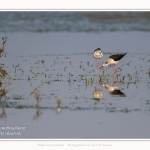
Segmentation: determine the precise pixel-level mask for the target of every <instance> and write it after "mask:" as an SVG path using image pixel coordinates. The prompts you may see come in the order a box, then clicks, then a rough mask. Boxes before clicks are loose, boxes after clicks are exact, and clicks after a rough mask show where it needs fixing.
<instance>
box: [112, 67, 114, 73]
mask: <svg viewBox="0 0 150 150" xmlns="http://www.w3.org/2000/svg"><path fill="white" fill-rule="evenodd" d="M112 72H113V73H114V65H112Z"/></svg>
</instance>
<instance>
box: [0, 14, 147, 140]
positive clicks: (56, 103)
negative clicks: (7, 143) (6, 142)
mask: <svg viewBox="0 0 150 150" xmlns="http://www.w3.org/2000/svg"><path fill="white" fill-rule="evenodd" d="M27 14H29V13H27ZM27 14H26V13H23V12H22V13H19V12H18V13H10V12H7V13H6V12H5V13H3V12H0V17H3V19H1V20H3V21H2V24H1V28H0V31H1V33H0V36H1V37H2V36H4V35H6V36H7V37H8V40H7V43H6V47H5V52H6V53H3V55H2V57H1V59H0V60H1V65H2V66H3V68H1V69H4V70H5V71H6V72H7V73H8V75H9V76H6V77H5V79H3V78H1V83H2V85H1V91H0V92H1V93H0V94H1V99H0V100H1V101H0V138H36V139H37V138H50V139H58V138H59V139H60V138H62V139H66V138H78V139H81V138H91V139H95V138H99V139H101V138H106V139H109V138H113V139H114V138H150V132H149V124H150V98H149V92H150V80H149V79H150V67H149V64H150V52H149V49H150V42H149V39H150V33H149V32H148V30H149V29H148V28H149V27H148V25H149V19H147V18H148V17H146V16H149V13H146V12H145V13H142V12H140V13H139V14H138V13H135V12H134V13H125V12H124V13H123V12H122V13H120V15H121V16H120V15H119V13H110V12H108V13H98V12H95V13H93V12H91V13H89V12H84V13H83V14H82V15H79V14H80V12H78V13H75V12H70V13H67V12H63V13H58V12H57V13H54V12H49V13H46V12H42V13H41V12H38V13H33V14H32V13H30V14H31V15H30V16H29V15H27ZM6 16H7V17H6ZM40 16H42V17H41V18H42V20H43V19H44V18H45V22H43V21H41V19H39V20H38V18H39V17H40ZM81 16H82V17H83V18H85V19H84V20H82V21H81V18H82V17H81ZM91 16H92V17H91ZM102 16H103V17H102ZM104 16H105V17H104ZM116 16H117V17H118V19H119V17H120V21H119V20H117V19H115V18H116ZM123 16H124V17H123ZM133 16H134V17H133ZM32 17H33V18H34V19H35V20H34V19H32ZM49 17H51V18H49ZM99 17H100V18H102V20H103V22H99V21H97V22H96V20H97V19H98V18H99ZM114 17H115V18H114ZM132 17H133V18H134V19H135V18H136V19H135V20H137V23H135V21H133V24H131V20H132V19H131V18H132ZM15 18H16V21H17V22H16V21H14V19H15ZM18 18H19V19H18ZM59 18H63V19H62V21H61V19H59ZM89 18H91V22H90V21H89V20H90V19H89ZM95 18H96V19H95ZM104 18H105V19H104ZM125 18H126V19H125ZM122 19H123V20H124V19H125V20H124V22H122ZM134 19H133V20H134ZM8 20H9V21H8ZM104 20H105V21H104ZM139 20H140V21H139ZM107 21H108V22H107ZM112 22H114V24H112V25H110V24H109V23H112ZM128 22H130V23H129V24H128ZM32 23H33V24H34V25H35V26H33V25H32ZM58 23H59V24H60V26H58ZM101 23H102V24H104V26H103V25H102V24H101ZM144 23H146V24H147V26H145V25H144ZM49 24H51V25H53V26H50V25H49ZM68 24H69V25H68ZM10 26H12V27H11V28H10ZM46 26H47V27H46ZM98 26H99V27H101V29H103V30H100V28H98ZM114 26H115V29H116V28H117V30H115V31H117V32H111V31H114V29H113V27H114ZM21 27H22V28H21ZM103 27H104V28H103ZM136 27H137V28H136ZM89 28H90V29H89ZM125 28H127V31H128V32H118V31H126V30H125ZM134 29H135V30H138V31H139V30H140V31H141V30H145V31H147V32H135V31H134ZM51 31H53V32H51ZM56 31H57V32H56ZM59 31H65V32H59ZM76 31H77V32H76ZM80 31H82V33H80ZM101 31H105V32H101ZM106 31H107V32H106ZM129 31H130V32H129ZM131 31H132V32H131ZM32 32H36V33H32ZM41 32H42V33H41ZM43 32H44V33H43ZM70 32H71V33H70ZM75 32H76V33H75ZM83 32H88V33H83ZM98 47H100V48H101V49H102V51H103V54H104V57H103V58H102V59H101V60H98V61H97V62H96V60H95V59H94V58H93V51H94V50H95V49H96V48H98ZM120 52H127V55H126V56H125V57H123V58H122V59H121V61H120V62H119V64H118V68H119V71H118V73H117V72H112V67H111V66H108V67H105V68H104V69H100V67H101V65H102V64H103V63H104V62H105V61H106V60H107V58H108V57H109V56H110V55H111V54H115V53H120ZM97 63H98V64H99V66H98V68H97V67H96V64H97ZM106 85H108V86H116V87H118V89H119V90H120V92H121V93H122V94H121V95H118V94H117V92H115V93H114V94H112V93H110V92H109V91H108V90H107V89H106V88H105V87H104V86H106ZM2 92H5V93H3V94H2ZM95 93H97V97H95V95H94V94H95ZM98 96H100V97H98ZM11 127H13V128H14V129H11ZM21 127H23V128H21ZM11 134H12V135H11Z"/></svg>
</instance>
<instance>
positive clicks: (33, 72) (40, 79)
mask: <svg viewBox="0 0 150 150" xmlns="http://www.w3.org/2000/svg"><path fill="white" fill-rule="evenodd" d="M30 72H31V73H32V74H33V75H34V76H35V77H36V78H37V79H38V80H39V81H40V82H43V81H42V80H41V79H40V78H39V77H38V75H37V74H36V73H34V72H33V70H30Z"/></svg>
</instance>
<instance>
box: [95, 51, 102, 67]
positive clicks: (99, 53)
mask: <svg viewBox="0 0 150 150" xmlns="http://www.w3.org/2000/svg"><path fill="white" fill-rule="evenodd" d="M93 57H94V58H96V68H98V63H97V59H101V58H102V57H103V53H102V50H101V49H100V48H97V49H96V50H95V51H94V53H93Z"/></svg>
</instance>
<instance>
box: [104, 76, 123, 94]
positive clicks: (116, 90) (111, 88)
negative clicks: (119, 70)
mask: <svg viewBox="0 0 150 150" xmlns="http://www.w3.org/2000/svg"><path fill="white" fill-rule="evenodd" d="M116 79H117V80H116V81H114V76H112V85H108V84H103V87H105V88H106V89H107V90H108V92H109V93H110V94H111V95H112V96H118V97H126V95H125V94H124V93H123V92H122V91H121V90H120V89H119V87H118V75H116Z"/></svg>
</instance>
